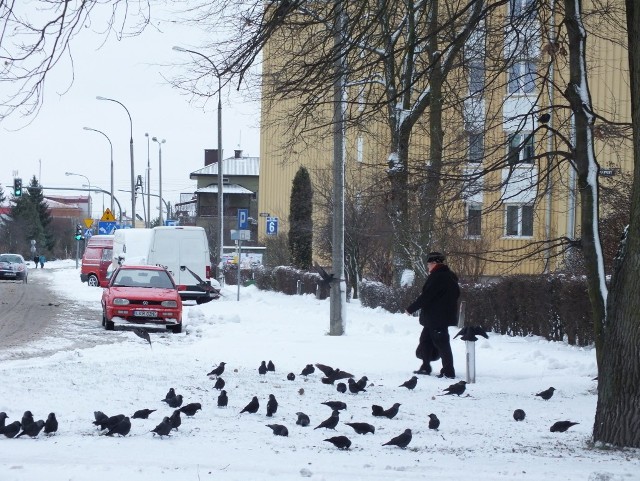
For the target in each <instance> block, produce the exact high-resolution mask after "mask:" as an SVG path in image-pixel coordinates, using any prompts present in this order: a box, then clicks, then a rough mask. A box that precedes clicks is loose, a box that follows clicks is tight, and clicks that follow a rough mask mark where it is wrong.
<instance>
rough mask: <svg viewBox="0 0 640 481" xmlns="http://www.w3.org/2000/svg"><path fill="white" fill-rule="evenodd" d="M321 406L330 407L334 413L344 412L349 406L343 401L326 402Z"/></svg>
mask: <svg viewBox="0 0 640 481" xmlns="http://www.w3.org/2000/svg"><path fill="white" fill-rule="evenodd" d="M321 404H324V405H325V406H329V407H330V408H331V409H333V410H334V411H342V410H343V409H347V404H346V403H343V402H342V401H325V402H323V403H321Z"/></svg>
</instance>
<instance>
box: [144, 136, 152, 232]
mask: <svg viewBox="0 0 640 481" xmlns="http://www.w3.org/2000/svg"><path fill="white" fill-rule="evenodd" d="M144 136H145V137H146V138H147V216H146V217H147V228H149V227H151V156H150V153H149V151H150V144H149V133H148V132H145V134H144Z"/></svg>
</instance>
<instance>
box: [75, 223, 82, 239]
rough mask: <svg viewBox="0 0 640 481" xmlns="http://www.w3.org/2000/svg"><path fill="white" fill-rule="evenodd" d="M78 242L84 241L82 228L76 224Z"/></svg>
mask: <svg viewBox="0 0 640 481" xmlns="http://www.w3.org/2000/svg"><path fill="white" fill-rule="evenodd" d="M75 237H76V240H77V241H79V240H82V226H81V225H80V224H76V236H75Z"/></svg>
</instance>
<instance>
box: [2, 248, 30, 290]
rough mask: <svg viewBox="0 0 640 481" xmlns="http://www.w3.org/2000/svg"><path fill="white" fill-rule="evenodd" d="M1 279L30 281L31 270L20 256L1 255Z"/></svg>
mask: <svg viewBox="0 0 640 481" xmlns="http://www.w3.org/2000/svg"><path fill="white" fill-rule="evenodd" d="M0 279H4V280H12V281H22V282H24V283H25V284H26V283H27V281H28V279H29V269H27V263H26V262H25V261H24V257H22V256H21V255H20V254H0Z"/></svg>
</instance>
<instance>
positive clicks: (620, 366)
mask: <svg viewBox="0 0 640 481" xmlns="http://www.w3.org/2000/svg"><path fill="white" fill-rule="evenodd" d="M626 7H627V30H628V38H629V71H630V84H631V118H632V124H633V159H634V162H633V163H634V175H633V192H632V195H631V219H630V223H629V227H628V230H627V233H626V236H625V238H624V239H623V241H622V243H621V248H620V251H619V253H618V256H617V257H616V262H615V265H614V272H613V277H612V279H611V294H610V295H609V299H608V305H607V320H606V324H605V325H604V331H603V334H604V342H603V346H602V354H601V359H602V362H601V364H600V366H599V375H598V406H597V408H596V419H595V423H594V426H593V439H594V440H595V441H597V442H604V443H609V444H613V445H616V446H626V447H633V448H640V314H639V313H640V296H638V292H640V256H639V255H638V253H639V252H640V102H639V99H640V3H638V2H637V0H626Z"/></svg>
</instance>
